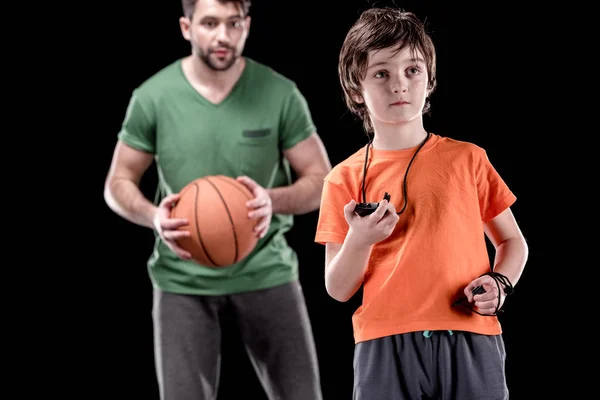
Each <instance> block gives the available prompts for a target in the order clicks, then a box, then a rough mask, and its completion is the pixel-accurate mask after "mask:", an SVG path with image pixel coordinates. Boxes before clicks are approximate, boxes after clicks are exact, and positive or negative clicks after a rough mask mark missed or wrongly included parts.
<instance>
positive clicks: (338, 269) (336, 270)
mask: <svg viewBox="0 0 600 400" xmlns="http://www.w3.org/2000/svg"><path fill="white" fill-rule="evenodd" d="M353 235H354V234H353V233H352V232H349V233H348V235H347V236H346V240H345V241H344V243H343V245H342V247H341V248H340V251H339V252H338V253H337V255H336V256H335V257H334V258H333V259H332V260H331V261H330V262H329V264H328V265H327V267H326V269H325V287H326V289H327V293H329V295H330V296H331V297H333V298H334V299H336V300H338V301H341V302H345V301H348V300H349V299H350V298H351V297H352V296H353V295H354V293H356V291H357V290H358V289H359V287H360V285H361V284H362V282H363V278H364V275H365V272H366V269H367V265H368V262H369V257H370V255H371V249H372V248H373V246H372V245H368V244H364V243H362V242H360V241H359V240H356V238H355V237H354V236H353Z"/></svg>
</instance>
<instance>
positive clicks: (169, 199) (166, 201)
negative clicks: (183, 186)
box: [160, 193, 180, 208]
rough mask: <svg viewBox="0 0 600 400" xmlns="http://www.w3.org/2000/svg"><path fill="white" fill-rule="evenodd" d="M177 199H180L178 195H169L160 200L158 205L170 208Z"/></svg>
mask: <svg viewBox="0 0 600 400" xmlns="http://www.w3.org/2000/svg"><path fill="white" fill-rule="evenodd" d="M179 197H180V195H179V193H173V194H170V195H168V196H167V197H165V198H164V199H162V201H161V202H160V204H161V205H163V206H168V208H171V203H177V201H178V200H179Z"/></svg>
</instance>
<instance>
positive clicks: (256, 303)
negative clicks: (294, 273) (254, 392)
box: [152, 281, 322, 400]
mask: <svg viewBox="0 0 600 400" xmlns="http://www.w3.org/2000/svg"><path fill="white" fill-rule="evenodd" d="M152 313H153V318H154V329H155V332H154V341H155V360H156V372H157V378H158V387H159V390H160V398H161V400H215V399H216V398H217V393H218V386H219V374H220V359H221V357H220V355H221V349H220V345H221V337H222V336H221V327H222V321H223V318H224V313H231V314H230V315H232V316H233V318H235V320H236V322H237V325H238V326H239V328H240V336H241V338H242V340H243V342H244V345H245V347H246V350H247V352H248V355H249V357H250V360H251V362H252V365H253V367H254V369H255V371H256V373H257V376H258V378H259V380H260V382H261V384H262V386H263V388H264V389H265V392H266V393H267V396H268V397H269V399H271V400H308V399H310V400H321V399H322V394H321V387H320V379H319V370H318V362H317V355H316V349H315V345H314V343H313V337H312V329H311V324H310V321H309V317H308V313H307V310H306V306H305V302H304V296H303V294H302V289H301V286H300V283H299V282H297V281H296V282H292V283H289V284H285V285H282V286H278V287H275V288H271V289H265V290H258V291H253V292H247V293H241V294H234V295H226V296H192V295H180V294H173V293H165V292H162V291H159V290H155V292H154V305H153V311H152ZM240 390H241V391H242V392H243V388H240Z"/></svg>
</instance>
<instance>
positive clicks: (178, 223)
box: [161, 218, 189, 230]
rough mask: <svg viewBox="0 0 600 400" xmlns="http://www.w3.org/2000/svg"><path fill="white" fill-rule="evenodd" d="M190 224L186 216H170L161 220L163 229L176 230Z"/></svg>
mask: <svg viewBox="0 0 600 400" xmlns="http://www.w3.org/2000/svg"><path fill="white" fill-rule="evenodd" d="M188 224H189V221H188V220H187V219H186V218H169V219H166V220H164V221H162V222H161V226H162V228H163V230H176V229H179V228H181V227H182V226H186V225H188Z"/></svg>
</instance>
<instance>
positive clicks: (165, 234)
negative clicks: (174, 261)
mask: <svg viewBox="0 0 600 400" xmlns="http://www.w3.org/2000/svg"><path fill="white" fill-rule="evenodd" d="M178 200H179V194H178V193H175V194H171V195H169V196H167V197H165V198H164V199H163V200H162V201H161V202H160V204H159V205H158V207H157V209H156V213H155V214H154V219H153V220H152V225H154V229H155V230H156V232H157V233H158V235H159V236H160V238H161V239H162V241H163V242H164V243H165V244H166V245H167V247H168V248H169V249H171V251H173V253H175V254H177V256H179V257H180V258H182V259H184V260H190V259H191V258H192V255H191V254H190V253H189V252H188V251H185V250H183V249H182V248H181V247H179V246H178V245H177V239H181V238H184V237H189V236H190V232H188V231H186V230H179V229H178V228H180V227H182V226H186V225H188V221H187V219H185V218H171V209H172V208H173V206H174V205H175V204H176V203H177V201H178Z"/></svg>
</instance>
